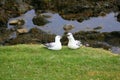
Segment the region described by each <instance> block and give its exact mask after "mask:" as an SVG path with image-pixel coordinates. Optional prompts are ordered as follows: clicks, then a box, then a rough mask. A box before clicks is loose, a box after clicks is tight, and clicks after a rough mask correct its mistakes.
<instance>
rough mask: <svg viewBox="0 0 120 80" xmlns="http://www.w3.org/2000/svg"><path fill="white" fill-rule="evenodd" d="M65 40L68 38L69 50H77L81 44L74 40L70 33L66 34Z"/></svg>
mask: <svg viewBox="0 0 120 80" xmlns="http://www.w3.org/2000/svg"><path fill="white" fill-rule="evenodd" d="M67 38H68V40H69V41H68V48H70V49H77V48H79V47H80V46H82V44H81V42H80V41H78V40H75V39H74V37H73V35H72V33H67Z"/></svg>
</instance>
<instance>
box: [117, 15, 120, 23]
mask: <svg viewBox="0 0 120 80" xmlns="http://www.w3.org/2000/svg"><path fill="white" fill-rule="evenodd" d="M117 21H119V22H120V13H119V14H118V15H117Z"/></svg>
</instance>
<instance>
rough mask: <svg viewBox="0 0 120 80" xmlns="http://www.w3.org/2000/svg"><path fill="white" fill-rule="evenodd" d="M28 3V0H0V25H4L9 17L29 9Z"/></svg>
mask: <svg viewBox="0 0 120 80" xmlns="http://www.w3.org/2000/svg"><path fill="white" fill-rule="evenodd" d="M29 4H30V0H28V1H27V0H24V1H23V0H0V27H2V26H6V25H7V22H8V19H9V18H12V17H16V16H19V15H21V14H23V13H25V12H26V11H28V10H30V9H31V6H30V5H29Z"/></svg>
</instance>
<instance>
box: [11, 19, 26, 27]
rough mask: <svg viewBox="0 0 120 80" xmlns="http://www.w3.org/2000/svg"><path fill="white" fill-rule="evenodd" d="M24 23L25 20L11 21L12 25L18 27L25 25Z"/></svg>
mask: <svg viewBox="0 0 120 80" xmlns="http://www.w3.org/2000/svg"><path fill="white" fill-rule="evenodd" d="M24 23H25V21H24V20H23V19H16V20H11V21H10V22H9V24H10V25H17V26H21V25H24Z"/></svg>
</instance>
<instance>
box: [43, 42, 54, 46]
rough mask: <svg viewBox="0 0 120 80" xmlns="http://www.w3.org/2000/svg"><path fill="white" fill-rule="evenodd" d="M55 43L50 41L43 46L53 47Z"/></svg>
mask: <svg viewBox="0 0 120 80" xmlns="http://www.w3.org/2000/svg"><path fill="white" fill-rule="evenodd" d="M54 45H55V43H54V42H51V43H46V44H45V46H46V47H53V46H54Z"/></svg>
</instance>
